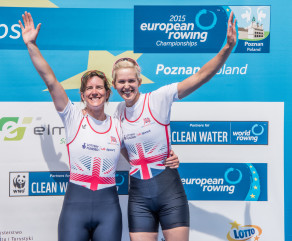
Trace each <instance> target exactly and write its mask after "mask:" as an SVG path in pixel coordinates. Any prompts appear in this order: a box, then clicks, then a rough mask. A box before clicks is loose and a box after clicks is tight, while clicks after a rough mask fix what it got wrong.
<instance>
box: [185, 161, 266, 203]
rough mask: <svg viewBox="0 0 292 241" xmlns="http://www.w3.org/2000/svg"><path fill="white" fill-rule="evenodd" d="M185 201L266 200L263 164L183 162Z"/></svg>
mask: <svg viewBox="0 0 292 241" xmlns="http://www.w3.org/2000/svg"><path fill="white" fill-rule="evenodd" d="M179 173H180V176H181V180H182V183H183V185H184V188H185V191H186V194H187V197H188V200H206V201H207V200H217V201H220V200H224V201H267V200H268V197H267V164H266V163H182V164H181V166H180V169H179Z"/></svg>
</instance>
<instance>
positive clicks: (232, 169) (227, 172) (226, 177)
mask: <svg viewBox="0 0 292 241" xmlns="http://www.w3.org/2000/svg"><path fill="white" fill-rule="evenodd" d="M233 171H237V172H238V173H239V177H238V179H237V180H236V181H231V180H229V178H228V174H229V173H230V172H233ZM224 178H225V180H226V182H228V183H229V184H233V185H234V184H237V183H239V182H240V181H241V180H242V173H241V171H240V170H238V169H234V168H232V167H231V168H229V169H227V170H226V172H225V174H224Z"/></svg>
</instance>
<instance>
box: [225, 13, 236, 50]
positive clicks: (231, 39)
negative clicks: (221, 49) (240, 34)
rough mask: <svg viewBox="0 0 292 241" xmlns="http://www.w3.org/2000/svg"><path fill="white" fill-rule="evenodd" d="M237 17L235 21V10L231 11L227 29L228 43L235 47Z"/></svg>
mask: <svg viewBox="0 0 292 241" xmlns="http://www.w3.org/2000/svg"><path fill="white" fill-rule="evenodd" d="M235 26H236V19H234V21H233V12H231V14H230V17H229V20H228V29H227V44H229V45H230V46H231V47H234V46H235V44H236V38H237V33H236V28H235Z"/></svg>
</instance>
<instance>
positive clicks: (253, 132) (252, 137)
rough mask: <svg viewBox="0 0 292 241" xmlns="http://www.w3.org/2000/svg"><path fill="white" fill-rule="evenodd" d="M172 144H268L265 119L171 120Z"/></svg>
mask: <svg viewBox="0 0 292 241" xmlns="http://www.w3.org/2000/svg"><path fill="white" fill-rule="evenodd" d="M170 127H171V143H172V144H173V145H195V144H201V145H268V127H269V126H268V122H267V121H257V122H255V121H172V122H171V123H170Z"/></svg>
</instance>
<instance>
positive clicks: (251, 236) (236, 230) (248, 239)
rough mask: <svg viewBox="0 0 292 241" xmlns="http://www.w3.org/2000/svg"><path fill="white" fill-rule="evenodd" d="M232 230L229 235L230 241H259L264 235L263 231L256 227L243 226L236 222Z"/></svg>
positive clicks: (232, 225)
mask: <svg viewBox="0 0 292 241" xmlns="http://www.w3.org/2000/svg"><path fill="white" fill-rule="evenodd" d="M230 224H231V230H230V231H229V232H228V234H227V239H228V240H229V241H238V240H240V241H243V240H244V241H258V240H259V239H260V236H261V234H262V229H261V228H260V227H259V226H256V225H241V224H238V223H237V222H236V221H234V222H233V223H230Z"/></svg>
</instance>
